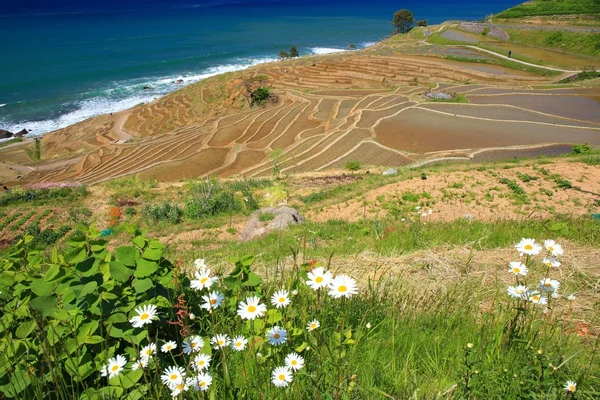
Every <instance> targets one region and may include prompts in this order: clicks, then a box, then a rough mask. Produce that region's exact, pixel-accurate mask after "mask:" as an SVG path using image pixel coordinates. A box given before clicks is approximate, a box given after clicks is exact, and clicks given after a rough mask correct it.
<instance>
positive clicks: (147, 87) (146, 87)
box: [142, 86, 152, 90]
mask: <svg viewBox="0 0 600 400" xmlns="http://www.w3.org/2000/svg"><path fill="white" fill-rule="evenodd" d="M142 89H144V90H152V86H144V87H143V88H142Z"/></svg>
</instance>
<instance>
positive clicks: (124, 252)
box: [115, 246, 140, 267]
mask: <svg viewBox="0 0 600 400" xmlns="http://www.w3.org/2000/svg"><path fill="white" fill-rule="evenodd" d="M139 256H140V253H139V251H138V249H136V248H135V247H132V246H121V247H118V248H117V249H116V250H115V257H116V260H117V261H120V262H122V263H123V264H125V265H127V266H128V267H133V266H135V261H136V260H137V259H138V258H139Z"/></svg>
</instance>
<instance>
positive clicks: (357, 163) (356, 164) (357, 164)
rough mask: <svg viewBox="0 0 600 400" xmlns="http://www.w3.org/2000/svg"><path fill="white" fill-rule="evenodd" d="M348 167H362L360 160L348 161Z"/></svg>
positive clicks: (354, 169) (352, 169) (351, 168)
mask: <svg viewBox="0 0 600 400" xmlns="http://www.w3.org/2000/svg"><path fill="white" fill-rule="evenodd" d="M346 169H348V170H350V171H358V170H359V169H360V161H356V160H353V161H348V162H347V163H346Z"/></svg>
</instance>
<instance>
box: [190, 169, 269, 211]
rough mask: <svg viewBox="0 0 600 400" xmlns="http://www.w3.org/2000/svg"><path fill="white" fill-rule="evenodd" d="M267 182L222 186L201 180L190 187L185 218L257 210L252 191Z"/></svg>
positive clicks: (216, 182) (222, 184) (215, 182)
mask: <svg viewBox="0 0 600 400" xmlns="http://www.w3.org/2000/svg"><path fill="white" fill-rule="evenodd" d="M268 182H269V181H268V180H262V181H258V180H250V181H241V182H233V183H230V184H224V183H222V182H219V181H216V180H209V179H207V180H203V181H200V182H197V183H194V184H192V185H191V186H190V194H189V196H188V197H187V199H186V201H185V210H184V213H185V216H186V218H189V219H203V218H208V217H211V216H217V215H223V214H230V215H231V214H235V213H241V212H251V211H254V210H257V209H258V208H259V205H258V202H257V201H256V200H255V199H254V195H253V194H252V189H253V188H256V187H264V186H266V185H268Z"/></svg>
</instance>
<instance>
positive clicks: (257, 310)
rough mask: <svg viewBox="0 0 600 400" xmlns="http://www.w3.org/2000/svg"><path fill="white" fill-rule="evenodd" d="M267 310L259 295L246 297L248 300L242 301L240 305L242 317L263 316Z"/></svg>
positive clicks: (239, 309)
mask: <svg viewBox="0 0 600 400" xmlns="http://www.w3.org/2000/svg"><path fill="white" fill-rule="evenodd" d="M266 312H267V306H266V305H264V304H260V298H258V297H246V302H245V303H244V302H243V301H240V304H239V305H238V311H237V313H238V315H239V316H240V317H241V318H242V319H256V318H257V317H262V316H263V315H264V313H266Z"/></svg>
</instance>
